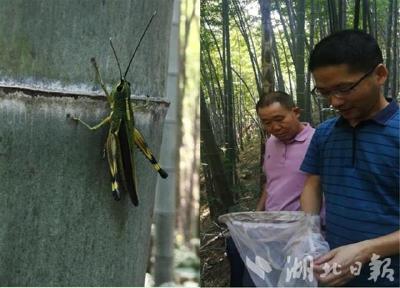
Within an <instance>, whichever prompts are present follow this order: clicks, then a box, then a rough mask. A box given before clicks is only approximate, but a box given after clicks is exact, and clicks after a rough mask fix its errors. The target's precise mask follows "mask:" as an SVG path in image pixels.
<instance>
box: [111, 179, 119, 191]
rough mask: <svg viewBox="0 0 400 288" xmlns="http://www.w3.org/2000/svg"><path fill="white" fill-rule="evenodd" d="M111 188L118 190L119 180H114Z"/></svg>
mask: <svg viewBox="0 0 400 288" xmlns="http://www.w3.org/2000/svg"><path fill="white" fill-rule="evenodd" d="M111 190H112V191H117V190H118V182H117V181H113V182H112V183H111Z"/></svg>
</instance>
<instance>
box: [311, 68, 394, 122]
mask: <svg viewBox="0 0 400 288" xmlns="http://www.w3.org/2000/svg"><path fill="white" fill-rule="evenodd" d="M312 73H313V76H314V79H315V86H316V87H317V89H318V90H319V91H320V92H322V94H326V95H329V96H326V97H327V98H328V101H329V103H330V104H331V105H332V106H333V108H334V109H336V110H338V112H339V113H340V115H342V117H343V118H345V119H347V120H348V121H349V123H350V124H352V125H353V126H354V125H356V124H357V123H359V122H360V121H361V120H364V119H368V118H370V117H371V116H372V115H374V114H375V113H376V112H377V111H379V107H378V106H379V103H380V100H381V99H380V87H381V86H382V85H383V83H384V82H385V80H386V77H387V70H386V68H385V67H384V66H383V65H382V64H379V65H378V66H377V67H375V69H373V70H371V71H370V73H364V72H350V70H349V69H348V66H347V64H340V65H334V66H326V67H319V68H316V69H315V70H314V71H313V72H312ZM361 79H362V80H361ZM360 80H361V81H360ZM357 82H358V84H357V85H356V86H355V87H354V88H353V89H351V90H348V91H347V92H345V93H340V92H339V91H346V90H347V89H348V88H349V87H352V86H353V85H354V84H356V83H357ZM335 91H336V92H335Z"/></svg>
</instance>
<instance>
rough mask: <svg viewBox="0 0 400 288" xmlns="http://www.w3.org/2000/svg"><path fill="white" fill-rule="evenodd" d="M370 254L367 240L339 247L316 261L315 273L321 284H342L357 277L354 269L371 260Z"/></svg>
mask: <svg viewBox="0 0 400 288" xmlns="http://www.w3.org/2000/svg"><path fill="white" fill-rule="evenodd" d="M369 254H370V253H369V251H368V247H367V243H366V242H365V241H364V242H358V243H355V244H350V245H345V246H341V247H338V248H336V249H333V250H332V251H330V252H329V253H327V254H325V255H323V256H321V257H319V258H317V259H316V260H315V261H314V275H315V277H316V278H317V280H318V283H319V284H320V285H323V286H341V285H343V284H345V283H347V282H349V281H350V280H351V279H352V278H354V277H355V275H353V274H354V270H356V268H359V265H360V263H361V265H364V264H365V263H367V262H368V261H369V258H368V257H369ZM357 262H358V263H357ZM350 268H351V270H350Z"/></svg>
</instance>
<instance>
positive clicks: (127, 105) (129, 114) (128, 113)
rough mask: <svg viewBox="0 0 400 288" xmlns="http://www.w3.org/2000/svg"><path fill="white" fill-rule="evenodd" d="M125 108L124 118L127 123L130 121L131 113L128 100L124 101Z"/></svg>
mask: <svg viewBox="0 0 400 288" xmlns="http://www.w3.org/2000/svg"><path fill="white" fill-rule="evenodd" d="M125 107H126V118H127V119H128V121H131V113H130V111H129V99H128V98H126V99H125Z"/></svg>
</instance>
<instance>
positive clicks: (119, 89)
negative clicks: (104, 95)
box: [113, 79, 131, 100]
mask: <svg viewBox="0 0 400 288" xmlns="http://www.w3.org/2000/svg"><path fill="white" fill-rule="evenodd" d="M113 92H114V95H116V97H117V98H119V99H120V100H122V99H127V98H129V97H130V96H131V83H129V82H128V81H126V80H125V79H121V80H120V82H119V83H118V85H117V86H116V87H115V88H114V91H113Z"/></svg>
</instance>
